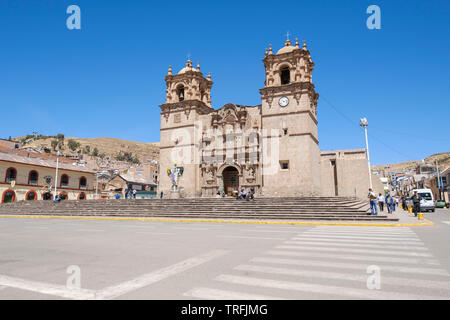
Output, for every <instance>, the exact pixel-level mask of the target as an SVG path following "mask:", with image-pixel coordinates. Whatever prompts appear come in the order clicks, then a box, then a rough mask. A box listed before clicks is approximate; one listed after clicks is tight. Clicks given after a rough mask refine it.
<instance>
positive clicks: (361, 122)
mask: <svg viewBox="0 0 450 320" xmlns="http://www.w3.org/2000/svg"><path fill="white" fill-rule="evenodd" d="M359 125H360V126H361V127H363V128H364V132H365V134H366V151H367V167H368V168H369V185H370V188H371V189H372V174H371V170H370V156H369V140H368V138H367V126H368V125H369V123H368V122H367V119H366V118H361V119H360V120H359Z"/></svg>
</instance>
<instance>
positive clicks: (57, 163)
mask: <svg viewBox="0 0 450 320" xmlns="http://www.w3.org/2000/svg"><path fill="white" fill-rule="evenodd" d="M60 155H61V153H60V152H59V151H58V153H57V154H56V176H55V196H54V199H56V197H57V196H58V193H57V187H58V165H59V156H60Z"/></svg>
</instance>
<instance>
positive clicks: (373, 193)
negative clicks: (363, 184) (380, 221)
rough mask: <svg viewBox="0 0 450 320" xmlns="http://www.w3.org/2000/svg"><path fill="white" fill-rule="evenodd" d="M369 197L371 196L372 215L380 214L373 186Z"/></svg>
mask: <svg viewBox="0 0 450 320" xmlns="http://www.w3.org/2000/svg"><path fill="white" fill-rule="evenodd" d="M367 198H369V202H370V212H371V215H378V208H377V196H376V195H375V192H373V190H372V188H369V194H368V195H367ZM374 211H375V213H374Z"/></svg>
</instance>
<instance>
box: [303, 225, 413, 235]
mask: <svg viewBox="0 0 450 320" xmlns="http://www.w3.org/2000/svg"><path fill="white" fill-rule="evenodd" d="M312 230H314V231H332V232H367V233H369V232H370V233H393V234H413V233H414V231H413V230H411V229H409V228H408V229H396V228H390V229H368V228H367V227H364V228H361V227H353V229H349V228H345V227H323V226H317V227H315V228H311V229H308V231H312Z"/></svg>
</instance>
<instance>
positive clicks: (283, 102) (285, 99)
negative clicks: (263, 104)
mask: <svg viewBox="0 0 450 320" xmlns="http://www.w3.org/2000/svg"><path fill="white" fill-rule="evenodd" d="M278 104H279V105H280V106H282V107H286V106H287V105H288V104H289V99H288V97H281V98H280V100H278Z"/></svg>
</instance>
